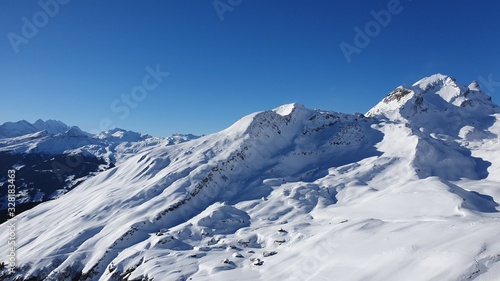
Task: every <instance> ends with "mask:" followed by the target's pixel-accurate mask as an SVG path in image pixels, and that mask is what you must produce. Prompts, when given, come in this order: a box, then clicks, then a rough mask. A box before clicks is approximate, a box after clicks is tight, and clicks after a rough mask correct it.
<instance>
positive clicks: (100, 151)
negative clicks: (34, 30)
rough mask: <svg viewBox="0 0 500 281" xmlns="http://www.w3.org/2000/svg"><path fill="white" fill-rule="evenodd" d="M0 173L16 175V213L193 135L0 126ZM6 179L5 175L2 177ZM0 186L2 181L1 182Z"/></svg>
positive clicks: (0, 199)
mask: <svg viewBox="0 0 500 281" xmlns="http://www.w3.org/2000/svg"><path fill="white" fill-rule="evenodd" d="M0 136H2V137H1V138H0V157H1V158H2V161H1V163H0V168H1V170H2V171H6V170H8V169H11V168H15V169H16V170H17V179H16V180H17V187H18V195H17V197H18V198H17V203H18V208H17V211H18V212H19V211H23V210H25V209H29V208H32V207H33V206H35V205H37V204H39V203H41V202H44V201H47V200H50V199H54V198H57V197H59V196H61V195H62V194H65V193H66V192H68V191H69V190H71V189H72V188H74V187H75V186H77V185H78V184H80V183H81V182H83V181H84V180H86V179H88V178H89V177H91V176H94V175H96V174H98V173H99V172H102V171H105V170H107V169H109V168H110V167H114V166H115V165H116V164H117V163H121V162H123V161H125V160H126V159H127V158H129V157H130V156H133V155H135V154H136V153H137V152H138V151H144V150H147V149H148V148H152V147H157V146H166V145H174V144H178V143H181V142H184V141H188V140H191V139H195V138H197V137H196V136H194V135H173V136H171V137H166V138H158V137H152V136H149V135H144V134H140V133H136V132H132V131H126V130H122V129H113V130H110V131H106V132H102V133H100V134H98V135H92V134H90V133H87V132H84V131H82V130H80V128H78V127H75V126H73V127H70V126H68V125H66V124H64V123H63V122H60V121H54V120H47V121H43V120H37V121H36V122H35V123H33V124H31V123H29V122H27V121H25V120H22V121H18V122H8V123H5V124H3V125H0ZM4 176H5V175H4ZM0 181H1V182H2V183H0V185H5V184H6V178H0ZM6 209H7V189H6V188H2V189H0V210H2V212H3V213H2V215H1V219H2V221H5V220H6V219H7V216H6V215H7V214H6Z"/></svg>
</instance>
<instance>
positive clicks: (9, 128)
mask: <svg viewBox="0 0 500 281" xmlns="http://www.w3.org/2000/svg"><path fill="white" fill-rule="evenodd" d="M68 129H70V127H69V126H68V125H66V124H64V123H63V122H61V121H57V120H50V119H49V120H47V121H43V120H42V119H38V120H37V121H35V122H34V123H30V122H28V121H26V120H21V121H17V122H6V123H4V124H2V125H0V138H14V137H20V136H24V135H27V134H33V133H38V132H41V131H46V132H47V133H48V134H54V135H55V134H60V133H64V132H66V131H67V130H68Z"/></svg>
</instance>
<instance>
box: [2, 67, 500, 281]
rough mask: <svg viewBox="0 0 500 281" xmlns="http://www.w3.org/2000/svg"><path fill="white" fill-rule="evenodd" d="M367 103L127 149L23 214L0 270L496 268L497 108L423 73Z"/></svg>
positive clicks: (42, 273) (334, 275) (271, 272)
mask: <svg viewBox="0 0 500 281" xmlns="http://www.w3.org/2000/svg"><path fill="white" fill-rule="evenodd" d="M467 92H468V93H467ZM366 115H367V117H365V116H363V115H349V114H343V113H337V112H330V111H322V110H311V109H307V108H305V107H304V106H302V105H299V104H289V105H284V106H281V107H279V108H277V109H274V110H270V111H263V112H257V113H254V114H250V115H248V116H245V117H243V118H241V119H240V120H238V121H237V122H236V123H235V124H234V125H233V126H231V127H229V128H227V129H226V130H223V131H221V132H219V133H216V134H212V135H208V136H204V137H201V138H199V139H195V140H192V141H189V142H185V143H180V144H177V145H172V146H163V145H157V146H154V147H152V148H151V149H149V150H145V151H139V152H138V153H137V154H136V155H134V156H131V157H130V158H128V159H126V160H124V161H123V162H121V163H119V164H118V165H117V166H116V167H114V168H112V169H110V170H107V171H105V172H102V173H99V174H98V175H96V176H94V177H92V178H90V179H88V180H86V181H85V182H83V183H82V184H80V185H79V186H78V187H76V188H75V189H74V190H72V191H71V192H69V193H67V194H65V195H64V196H62V197H60V198H59V199H56V200H53V201H49V202H46V203H43V204H41V205H38V206H37V207H35V208H33V209H31V210H29V211H27V212H25V213H22V214H21V215H19V216H18V217H17V222H16V224H17V226H18V230H17V231H18V234H19V237H18V240H17V246H18V259H19V268H18V271H17V272H18V273H17V274H16V275H7V274H8V273H7V271H6V270H4V271H1V273H0V274H3V276H4V277H3V278H4V279H6V280H14V279H15V278H16V277H18V278H20V280H28V279H29V280H153V279H154V280H332V279H335V280H498V279H497V278H498V276H500V263H499V261H500V241H499V240H498V238H497V237H498V235H499V234H500V214H499V212H498V211H499V206H498V202H500V201H499V200H500V188H499V182H500V177H499V176H498V175H499V173H498V170H499V169H500V162H499V160H498V159H500V158H499V156H500V145H499V139H498V134H500V121H499V120H500V111H499V109H498V107H497V106H496V105H494V104H493V103H492V102H491V100H489V99H488V97H487V96H486V95H485V94H484V93H482V92H481V91H480V89H479V88H478V86H477V84H475V83H473V84H471V85H470V86H468V87H465V86H461V85H459V84H457V83H456V82H455V81H454V80H453V79H452V78H450V77H448V76H444V75H434V76H431V77H428V78H424V79H422V80H420V81H419V82H417V83H416V84H415V85H413V86H401V87H398V88H397V89H396V90H395V91H394V92H393V93H391V94H390V95H389V96H388V97H386V98H385V99H384V100H383V101H382V102H381V103H379V104H378V105H377V106H375V107H374V108H373V109H372V110H370V111H369V112H368V113H367V114H366ZM0 231H1V233H0V235H3V236H5V237H6V236H7V235H8V233H7V231H8V230H7V224H4V225H2V226H1V228H0ZM21 234H22V235H21ZM0 251H4V252H8V249H7V245H0ZM30 278H31V279H30Z"/></svg>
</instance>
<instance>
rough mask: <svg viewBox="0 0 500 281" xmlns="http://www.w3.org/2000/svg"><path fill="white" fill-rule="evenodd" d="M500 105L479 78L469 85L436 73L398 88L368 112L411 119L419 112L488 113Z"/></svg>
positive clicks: (372, 114)
mask: <svg viewBox="0 0 500 281" xmlns="http://www.w3.org/2000/svg"><path fill="white" fill-rule="evenodd" d="M497 108H498V107H497V106H496V105H495V104H494V103H493V102H492V101H491V97H489V96H488V95H487V94H485V93H484V92H482V91H481V89H480V87H479V85H478V83H477V82H476V81H473V82H472V83H471V84H470V85H469V86H465V85H462V84H459V83H457V81H456V79H455V78H453V77H451V76H447V75H443V74H434V75H431V76H429V77H426V78H423V79H421V80H419V81H417V82H416V83H414V84H413V85H412V86H408V85H402V86H399V87H397V88H396V89H395V90H394V91H392V92H391V93H390V94H389V95H387V96H386V97H385V98H384V99H383V100H382V101H381V102H380V103H378V104H377V105H376V106H375V107H373V108H372V109H371V110H370V111H368V113H367V114H366V115H367V116H372V117H373V116H382V117H387V118H389V119H393V120H394V119H401V118H403V119H407V118H409V117H411V116H413V115H415V114H419V113H439V112H441V113H444V112H447V114H449V112H455V111H457V112H458V111H461V112H462V113H467V114H482V115H484V114H491V113H492V112H496V109H497Z"/></svg>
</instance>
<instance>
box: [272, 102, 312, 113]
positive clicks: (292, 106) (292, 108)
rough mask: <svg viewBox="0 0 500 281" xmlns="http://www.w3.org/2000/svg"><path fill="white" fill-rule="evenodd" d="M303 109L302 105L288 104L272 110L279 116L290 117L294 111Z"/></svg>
mask: <svg viewBox="0 0 500 281" xmlns="http://www.w3.org/2000/svg"><path fill="white" fill-rule="evenodd" d="M303 108H305V106H304V105H302V104H300V103H296V102H294V103H289V104H284V105H282V106H279V107H277V108H275V109H273V111H274V112H276V113H277V114H279V115H281V116H287V115H290V114H291V113H292V112H293V111H295V110H296V109H303Z"/></svg>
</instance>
